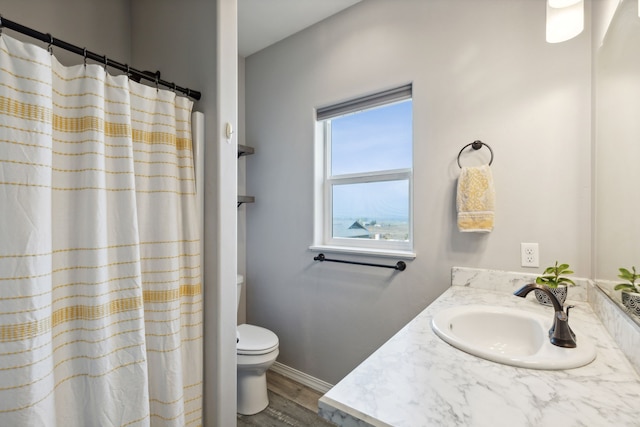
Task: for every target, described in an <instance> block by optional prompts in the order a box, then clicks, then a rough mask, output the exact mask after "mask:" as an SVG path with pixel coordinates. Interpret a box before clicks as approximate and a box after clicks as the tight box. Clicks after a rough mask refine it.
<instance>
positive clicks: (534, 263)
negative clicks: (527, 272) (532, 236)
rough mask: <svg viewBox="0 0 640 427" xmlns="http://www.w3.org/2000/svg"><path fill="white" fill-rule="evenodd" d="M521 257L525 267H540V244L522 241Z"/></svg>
mask: <svg viewBox="0 0 640 427" xmlns="http://www.w3.org/2000/svg"><path fill="white" fill-rule="evenodd" d="M520 258H521V264H522V266H523V267H540V252H539V251H538V244H537V243H520Z"/></svg>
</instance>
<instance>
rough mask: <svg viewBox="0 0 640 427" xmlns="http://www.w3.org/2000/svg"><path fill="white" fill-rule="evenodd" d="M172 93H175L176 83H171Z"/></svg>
mask: <svg viewBox="0 0 640 427" xmlns="http://www.w3.org/2000/svg"><path fill="white" fill-rule="evenodd" d="M173 93H176V84H175V83H173Z"/></svg>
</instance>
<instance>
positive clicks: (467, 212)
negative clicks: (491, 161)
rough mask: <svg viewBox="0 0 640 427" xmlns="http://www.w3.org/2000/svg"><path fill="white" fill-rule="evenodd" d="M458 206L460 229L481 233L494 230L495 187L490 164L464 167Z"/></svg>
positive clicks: (457, 197) (460, 178) (460, 180)
mask: <svg viewBox="0 0 640 427" xmlns="http://www.w3.org/2000/svg"><path fill="white" fill-rule="evenodd" d="M456 206H457V208H458V230H460V231H462V232H479V233H488V232H490V231H491V230H493V218H494V209H495V188H494V187H493V176H492V175H491V169H490V168H489V166H488V165H483V166H475V167H464V168H462V171H461V172H460V177H459V178H458V193H457V195H456Z"/></svg>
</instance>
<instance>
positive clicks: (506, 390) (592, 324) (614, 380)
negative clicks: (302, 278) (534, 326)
mask: <svg viewBox="0 0 640 427" xmlns="http://www.w3.org/2000/svg"><path fill="white" fill-rule="evenodd" d="M571 303H572V304H574V305H576V308H574V309H572V310H571V316H570V324H571V326H572V328H573V329H574V330H575V331H576V334H577V336H578V340H579V339H580V336H581V334H584V335H587V336H589V337H590V338H591V339H592V340H593V341H594V343H596V346H597V356H596V359H595V360H594V361H593V362H592V363H591V364H589V365H587V366H583V367H581V368H576V369H569V370H562V371H541V370H533V369H524V368H516V367H512V366H506V365H502V364H498V363H494V362H490V361H487V360H484V359H480V358H478V357H475V356H472V355H469V354H467V353H464V352H462V351H460V350H458V349H456V348H454V347H452V346H450V345H449V344H447V343H445V342H444V341H442V340H441V339H440V338H438V336H436V335H435V333H434V332H433V331H432V329H431V318H432V316H433V314H435V313H437V312H438V311H440V310H443V309H445V308H449V307H454V306H459V305H467V304H486V305H497V306H503V307H518V308H520V309H522V310H526V311H531V312H537V313H543V314H548V315H549V323H550V324H551V322H552V318H553V314H552V311H551V310H552V309H551V308H549V307H544V306H541V305H540V304H538V303H537V302H536V301H535V297H534V295H533V293H531V294H530V295H529V296H528V297H527V298H526V299H522V298H517V297H514V296H513V295H511V294H510V293H505V292H496V291H490V290H484V289H475V288H470V287H465V286H452V287H451V288H449V289H448V290H447V291H446V292H445V293H444V294H443V295H441V296H440V297H439V298H438V299H437V300H436V301H434V302H433V303H432V304H431V305H430V306H429V307H427V308H426V309H425V310H424V311H423V312H422V313H420V314H419V315H418V316H416V317H415V318H414V319H413V320H412V321H411V322H409V323H408V324H407V325H406V326H405V327H404V328H403V329H401V330H400V331H399V332H398V333H397V334H396V335H394V336H393V337H392V338H391V339H390V340H389V341H387V342H386V343H385V344H384V345H383V346H382V347H380V348H379V349H378V350H377V351H376V352H374V353H373V354H372V355H371V356H370V357H369V358H367V359H366V360H365V361H364V362H363V363H362V364H360V365H359V366H358V367H357V368H356V369H354V370H353V371H352V372H351V373H350V374H349V375H347V376H346V377H345V378H344V379H343V380H342V381H340V382H339V383H338V384H337V385H336V386H335V387H333V388H332V389H331V390H329V392H327V393H326V394H325V395H324V396H323V397H322V398H321V399H320V401H319V403H318V405H319V414H320V415H321V416H323V417H324V418H326V419H329V420H331V421H333V422H334V423H336V424H338V425H341V426H347V427H351V426H358V427H360V426H371V425H372V426H394V427H403V426H406V427H419V426H492V427H498V426H509V427H512V426H551V425H558V426H563V427H568V426H613V425H615V426H636V427H637V426H640V411H638V399H639V398H640V377H638V374H637V373H636V371H635V369H634V368H633V366H632V365H631V364H630V363H629V361H628V360H627V359H626V358H625V356H624V354H623V353H622V352H621V351H620V350H619V349H618V348H617V346H616V344H615V342H614V341H613V339H612V338H611V336H610V335H609V334H608V333H607V331H606V330H605V328H604V327H603V325H602V324H601V323H600V321H599V320H598V318H597V316H596V315H595V314H594V312H593V311H592V309H591V307H590V306H589V304H588V303H586V302H573V301H571ZM578 342H579V341H578Z"/></svg>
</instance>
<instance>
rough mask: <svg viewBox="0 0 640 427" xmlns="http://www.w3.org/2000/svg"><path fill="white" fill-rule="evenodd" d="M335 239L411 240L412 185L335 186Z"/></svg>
mask: <svg viewBox="0 0 640 427" xmlns="http://www.w3.org/2000/svg"><path fill="white" fill-rule="evenodd" d="M332 206H333V209H332V210H333V212H332V217H333V231H332V234H333V237H334V238H357V239H374V240H396V241H408V240H409V181H408V180H398V181H381V182H366V183H361V184H342V185H334V186H333V204H332Z"/></svg>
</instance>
